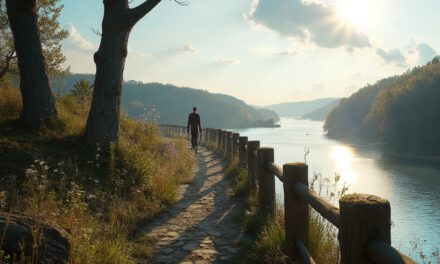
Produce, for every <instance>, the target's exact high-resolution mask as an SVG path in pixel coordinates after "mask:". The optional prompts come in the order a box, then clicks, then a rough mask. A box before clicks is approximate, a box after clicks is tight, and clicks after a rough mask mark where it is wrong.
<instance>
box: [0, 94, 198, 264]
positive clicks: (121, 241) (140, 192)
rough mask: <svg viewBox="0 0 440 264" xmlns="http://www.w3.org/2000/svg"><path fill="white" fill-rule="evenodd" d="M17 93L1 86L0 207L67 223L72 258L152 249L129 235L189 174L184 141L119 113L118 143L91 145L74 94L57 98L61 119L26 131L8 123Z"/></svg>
mask: <svg viewBox="0 0 440 264" xmlns="http://www.w3.org/2000/svg"><path fill="white" fill-rule="evenodd" d="M20 100H21V99H20V94H19V92H18V90H17V89H15V88H12V87H6V88H0V167H1V169H0V172H2V173H1V174H0V206H1V208H0V209H2V210H6V211H10V212H21V213H24V214H26V215H31V216H33V217H35V218H37V219H43V220H49V221H51V222H54V223H57V224H59V225H61V226H62V227H64V228H65V229H66V230H68V231H69V233H70V235H71V241H70V242H71V255H70V260H69V262H70V263H92V264H93V263H134V262H135V258H134V257H133V256H138V257H139V256H142V257H144V258H145V257H148V256H149V255H150V254H152V249H151V248H149V247H148V245H147V244H138V243H135V242H133V241H130V240H129V237H130V234H131V233H132V232H134V230H136V228H137V226H138V225H139V224H141V223H143V222H144V221H146V220H148V219H149V218H151V217H152V216H154V215H155V214H157V213H158V212H160V211H161V210H162V209H163V208H165V207H166V206H167V205H169V204H170V203H172V202H174V200H175V197H176V189H177V186H178V185H179V184H180V183H182V182H188V181H190V180H191V175H192V168H193V166H194V164H195V160H194V155H192V153H191V152H190V151H189V150H188V149H187V147H186V142H185V141H184V140H183V139H165V138H163V137H162V136H161V134H160V132H159V129H158V127H157V125H156V124H155V123H151V122H145V121H136V120H133V119H131V118H129V117H128V116H127V115H125V114H122V116H121V138H120V141H119V143H118V144H114V145H112V146H111V147H110V149H108V150H105V151H104V150H103V149H101V148H100V146H96V148H95V149H94V150H90V149H87V148H85V147H83V146H82V137H81V135H82V133H83V131H84V128H85V123H86V118H87V114H88V110H89V107H90V105H89V104H84V103H81V102H79V101H78V100H77V98H75V97H74V96H72V95H66V96H63V97H61V98H58V100H57V103H58V111H59V120H58V121H57V122H55V123H54V125H52V126H50V127H45V128H43V129H41V130H39V131H35V132H33V133H28V132H26V131H21V130H20V129H19V127H15V126H14V125H12V126H11V125H10V124H11V122H12V123H14V122H13V121H14V120H16V119H17V118H18V116H19V113H20V110H21V105H20V104H19V102H21V101H20ZM11 131H13V133H11ZM3 160H5V162H2V161H3ZM6 161H7V162H6ZM140 253H143V254H140ZM0 256H1V258H0V262H2V261H6V260H7V256H4V255H2V253H0ZM24 263H27V262H24Z"/></svg>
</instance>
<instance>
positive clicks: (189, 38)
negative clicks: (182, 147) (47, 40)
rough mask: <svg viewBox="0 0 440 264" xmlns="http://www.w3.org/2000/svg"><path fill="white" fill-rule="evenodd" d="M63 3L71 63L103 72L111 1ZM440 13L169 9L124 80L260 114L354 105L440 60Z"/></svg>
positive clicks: (339, 7)
mask: <svg viewBox="0 0 440 264" xmlns="http://www.w3.org/2000/svg"><path fill="white" fill-rule="evenodd" d="M60 2H61V3H62V4H63V5H64V9H63V11H62V15H61V17H60V23H61V25H62V27H64V28H66V29H67V30H68V31H69V32H70V36H69V38H68V39H66V40H65V41H64V42H63V52H64V54H65V55H66V57H67V61H66V63H65V64H66V66H70V67H71V71H72V72H74V73H94V72H95V64H94V62H93V53H94V52H95V51H96V50H97V48H98V46H99V42H100V36H99V35H98V34H96V33H95V32H97V31H100V30H101V21H102V16H103V12H104V11H103V10H104V8H103V1H102V0H61V1H60ZM140 3H142V0H133V1H131V3H130V6H131V7H134V6H137V5H138V4H140ZM438 10H440V1H438V0H417V1H414V0H380V1H379V0H303V1H301V0H188V5H186V6H181V5H178V4H177V3H176V2H174V1H173V0H163V1H162V2H161V3H159V5H158V6H157V7H156V8H155V9H153V10H152V11H151V12H150V13H149V14H147V15H146V16H145V17H144V18H143V19H142V20H141V21H139V22H138V24H136V26H135V27H134V28H133V30H132V32H131V35H130V39H129V43H128V46H129V52H128V57H127V60H126V65H125V71H124V79H125V80H136V81H142V82H161V83H170V84H174V85H177V86H185V87H192V88H196V89H202V90H207V91H209V92H214V93H225V94H230V95H232V96H235V97H237V98H239V99H242V100H244V101H246V102H247V103H249V104H254V105H261V106H264V105H270V104H275V103H281V102H290V101H302V100H312V99H315V98H323V97H346V96H349V95H350V94H352V93H353V92H355V91H356V90H358V89H360V88H362V87H364V86H365V85H367V84H374V83H375V82H376V81H377V80H379V79H382V78H385V77H388V76H392V75H396V74H402V73H404V72H406V71H407V70H408V69H411V68H413V67H416V66H419V65H423V64H426V63H427V62H428V61H430V60H431V59H432V58H433V57H434V56H435V55H436V54H437V52H440V27H438V26H436V25H437V23H438V22H439V17H438Z"/></svg>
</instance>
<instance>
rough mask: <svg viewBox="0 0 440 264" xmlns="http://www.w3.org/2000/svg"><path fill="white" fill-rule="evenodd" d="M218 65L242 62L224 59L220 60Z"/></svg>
mask: <svg viewBox="0 0 440 264" xmlns="http://www.w3.org/2000/svg"><path fill="white" fill-rule="evenodd" d="M217 63H220V64H238V63H240V61H239V60H237V59H229V58H228V59H227V58H222V59H218V60H217Z"/></svg>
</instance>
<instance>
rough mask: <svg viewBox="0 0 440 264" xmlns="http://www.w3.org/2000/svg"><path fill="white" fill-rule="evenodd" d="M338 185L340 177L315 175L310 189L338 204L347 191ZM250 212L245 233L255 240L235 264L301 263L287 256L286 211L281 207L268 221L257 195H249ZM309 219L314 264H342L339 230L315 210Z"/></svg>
mask: <svg viewBox="0 0 440 264" xmlns="http://www.w3.org/2000/svg"><path fill="white" fill-rule="evenodd" d="M242 177H243V176H242ZM238 178H240V177H238ZM243 179H246V180H244V181H245V182H247V176H246V177H243ZM338 181H339V177H338V176H337V175H336V176H335V178H334V179H333V180H329V179H323V178H322V177H321V176H320V175H319V174H315V175H314V178H313V180H312V183H311V188H314V189H315V190H316V191H317V192H318V193H319V194H320V195H322V196H324V197H326V198H327V199H329V200H332V201H337V200H338V199H339V198H340V197H341V196H342V195H343V194H344V193H345V192H346V191H347V189H346V188H345V187H344V186H342V187H341V186H340V185H339V184H338ZM238 182H240V181H238ZM240 185H242V184H241V183H240V184H237V183H236V184H235V185H234V186H240ZM246 185H247V184H246ZM278 204H279V203H278ZM247 208H248V209H247V211H246V212H245V214H244V216H243V217H244V225H245V230H246V231H247V233H248V234H250V235H252V236H254V237H255V240H254V241H253V242H251V243H247V244H244V245H243V247H242V250H241V252H240V253H239V254H238V255H237V256H236V258H235V262H236V263H298V262H299V261H298V259H296V258H294V259H292V258H290V257H289V256H292V255H293V256H294V257H295V255H294V253H289V252H288V249H287V244H286V241H285V234H284V232H285V231H284V208H282V207H280V206H278V207H277V210H276V212H275V215H273V216H271V217H270V218H269V219H268V220H265V219H264V217H263V216H262V214H261V212H260V211H259V210H258V195H257V194H256V193H249V195H248V198H247ZM310 216H311V217H310V223H309V225H310V233H309V241H310V244H309V250H310V253H311V255H312V256H313V258H314V260H315V261H316V263H330V264H336V263H339V262H340V259H339V245H338V241H337V229H336V228H335V227H334V226H333V225H332V224H331V223H329V222H328V221H327V220H325V219H324V218H322V217H321V216H320V215H319V214H318V213H316V212H315V211H313V210H312V209H310Z"/></svg>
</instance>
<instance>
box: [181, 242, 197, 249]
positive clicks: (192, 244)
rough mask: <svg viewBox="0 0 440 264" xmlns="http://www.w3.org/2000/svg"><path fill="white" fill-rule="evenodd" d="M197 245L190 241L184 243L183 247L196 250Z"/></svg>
mask: <svg viewBox="0 0 440 264" xmlns="http://www.w3.org/2000/svg"><path fill="white" fill-rule="evenodd" d="M196 247H197V244H195V243H188V244H186V245H184V246H183V247H182V249H183V250H186V251H192V250H194V249H195V248H196Z"/></svg>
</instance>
